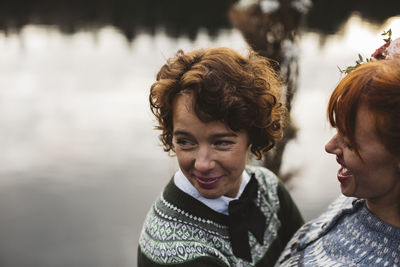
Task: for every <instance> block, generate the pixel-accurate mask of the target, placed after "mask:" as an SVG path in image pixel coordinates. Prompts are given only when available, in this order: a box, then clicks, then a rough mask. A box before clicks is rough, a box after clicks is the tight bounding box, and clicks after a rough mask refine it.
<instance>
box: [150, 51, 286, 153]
mask: <svg viewBox="0 0 400 267" xmlns="http://www.w3.org/2000/svg"><path fill="white" fill-rule="evenodd" d="M280 86H281V81H280V79H279V76H278V75H277V73H276V72H275V71H274V70H273V68H272V67H271V64H270V61H269V60H268V59H266V58H264V57H261V56H259V55H257V54H256V53H255V52H252V51H250V52H249V54H248V56H247V57H243V56H242V55H240V54H239V53H237V52H236V51H234V50H232V49H230V48H224V47H217V48H208V49H200V50H195V51H192V52H190V53H184V52H183V51H182V50H179V51H178V52H177V53H176V55H175V57H173V58H170V59H168V60H167V63H166V64H165V65H164V66H162V67H161V69H160V71H159V72H158V74H157V81H156V82H155V83H153V85H152V86H151V90H150V96H149V100H150V108H151V111H152V113H153V114H154V115H155V116H156V119H157V122H158V125H157V126H156V129H158V130H161V131H162V133H161V134H160V140H161V141H162V144H163V147H164V150H165V151H167V152H168V151H171V150H172V151H174V147H173V144H172V134H173V121H172V118H173V114H172V113H173V101H174V98H175V96H176V95H177V94H181V93H190V94H191V95H192V96H193V109H194V112H195V114H196V115H197V117H198V118H199V119H200V120H201V121H203V122H210V121H221V122H223V123H225V124H226V125H228V126H229V128H230V129H232V130H233V131H240V130H245V131H246V132H247V134H248V137H249V145H250V151H251V152H252V153H253V154H254V155H255V156H256V158H257V159H261V158H262V155H263V152H266V151H268V150H270V149H271V148H272V147H273V146H274V145H275V144H276V142H277V141H278V140H279V139H280V138H281V137H282V124H283V121H284V117H285V116H284V115H285V114H286V109H285V108H284V106H283V105H282V103H281V102H280Z"/></svg>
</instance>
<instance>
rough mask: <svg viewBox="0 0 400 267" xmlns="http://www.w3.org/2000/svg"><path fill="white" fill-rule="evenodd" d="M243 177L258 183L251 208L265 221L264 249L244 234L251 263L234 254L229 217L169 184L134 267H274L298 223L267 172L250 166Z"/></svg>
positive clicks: (149, 220)
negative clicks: (249, 251)
mask: <svg viewBox="0 0 400 267" xmlns="http://www.w3.org/2000/svg"><path fill="white" fill-rule="evenodd" d="M246 171H247V173H248V174H249V175H253V174H254V176H255V178H256V180H257V182H258V185H259V186H258V194H257V197H256V199H255V204H256V206H257V207H259V208H260V210H261V211H262V212H263V214H264V215H265V216H266V218H267V220H266V224H267V227H266V231H265V233H264V240H263V244H260V243H258V242H257V240H256V239H255V237H254V236H253V235H252V233H251V232H249V233H248V234H249V244H250V248H251V256H252V261H251V262H249V261H246V260H244V259H241V258H238V257H236V256H235V255H234V254H233V252H232V247H231V244H230V239H229V232H228V223H227V222H228V216H227V215H224V214H222V213H218V212H216V211H214V210H212V209H210V208H209V207H208V206H206V205H204V204H203V203H201V202H200V201H198V200H196V199H194V198H193V197H191V196H190V195H188V194H186V193H184V192H183V191H181V190H180V189H179V188H178V187H176V186H175V184H174V182H173V180H171V181H170V182H169V184H168V185H167V186H166V187H165V189H164V191H163V193H162V195H161V196H160V197H159V199H158V200H157V201H156V202H155V204H154V205H153V207H152V208H151V210H150V211H149V213H148V215H147V217H146V220H145V223H144V226H143V229H142V233H141V236H140V239H139V248H138V266H139V267H143V266H146V267H147V266H149V267H150V266H191V267H195V266H210V267H213V266H265V267H268V266H273V265H274V263H275V262H276V260H277V259H278V257H279V255H280V253H281V252H282V250H283V248H284V247H285V245H286V244H287V242H288V241H289V240H290V238H291V237H292V235H293V234H294V233H295V232H296V230H297V229H298V228H299V227H300V226H301V225H302V224H303V218H302V217H301V215H300V213H299V211H298V209H297V207H296V205H295V204H294V202H293V201H292V199H291V197H290V195H289V193H288V192H287V191H286V189H285V188H284V186H283V185H282V184H281V183H280V181H279V180H278V178H277V177H276V176H275V175H274V174H273V173H272V172H270V171H269V170H267V169H265V168H262V167H252V166H246Z"/></svg>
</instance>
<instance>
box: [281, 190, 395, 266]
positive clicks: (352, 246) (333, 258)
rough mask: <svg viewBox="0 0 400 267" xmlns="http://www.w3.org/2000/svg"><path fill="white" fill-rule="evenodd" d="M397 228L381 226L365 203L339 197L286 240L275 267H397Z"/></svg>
mask: <svg viewBox="0 0 400 267" xmlns="http://www.w3.org/2000/svg"><path fill="white" fill-rule="evenodd" d="M399 261H400V228H399V227H395V226H393V225H390V224H388V223H385V222H384V221H382V220H380V219H379V218H377V217H376V216H374V215H373V214H372V213H371V212H370V211H369V210H368V209H367V207H366V204H365V200H363V199H355V198H349V197H345V196H340V197H339V198H338V199H337V200H336V201H334V202H333V203H332V204H331V205H330V206H329V208H328V210H327V211H326V212H325V213H324V214H322V215H321V216H320V217H319V218H317V219H315V220H313V221H310V222H308V223H306V224H305V225H304V226H303V227H302V228H301V229H300V230H299V231H298V232H297V233H296V234H295V235H294V237H293V238H292V239H291V240H290V242H289V243H288V245H287V246H286V248H285V250H284V252H283V253H282V255H281V256H280V258H279V260H278V262H277V264H276V267H278V266H284V267H292V266H307V267H317V266H318V267H319V266H320V267H330V266H337V267H342V266H343V267H344V266H346V267H349V266H357V267H371V266H382V267H399V266H400V265H399Z"/></svg>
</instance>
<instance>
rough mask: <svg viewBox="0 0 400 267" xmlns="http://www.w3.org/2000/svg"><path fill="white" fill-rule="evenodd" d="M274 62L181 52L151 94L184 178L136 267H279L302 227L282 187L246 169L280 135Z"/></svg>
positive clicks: (145, 237) (264, 173)
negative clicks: (279, 258)
mask: <svg viewBox="0 0 400 267" xmlns="http://www.w3.org/2000/svg"><path fill="white" fill-rule="evenodd" d="M279 89H280V83H279V79H278V78H277V75H276V73H275V72H274V71H273V69H272V68H271V66H270V64H269V62H268V60H266V59H265V58H263V57H260V56H257V55H256V54H254V53H252V52H251V53H249V55H248V56H247V57H243V56H241V55H240V54H238V53H237V52H235V51H234V50H232V49H229V48H221V47H220V48H209V49H202V50H196V51H193V52H190V53H187V54H185V53H183V52H182V51H179V52H178V53H177V54H176V56H175V57H174V58H171V59H169V60H168V61H167V63H166V64H165V65H164V66H163V67H162V68H161V70H160V71H159V73H158V75H157V81H156V82H155V83H154V84H153V85H152V87H151V92H150V106H151V110H152V112H153V113H154V115H155V116H156V118H157V122H158V124H157V128H158V129H159V130H161V135H160V139H161V141H162V143H163V146H164V150H165V151H167V152H173V153H174V154H176V156H177V160H178V163H179V170H177V172H176V173H175V174H174V175H173V178H172V179H171V181H170V182H169V183H168V185H167V186H166V187H165V188H164V191H163V193H162V195H161V197H160V198H159V199H158V200H157V201H156V202H155V204H154V206H153V207H152V208H151V210H150V211H149V214H148V216H147V218H146V221H145V223H144V226H143V230H142V233H141V236H140V240H139V250H138V266H139V267H143V266H191V267H193V266H202V267H204V266H211V267H212V266H256V265H257V266H273V264H274V263H275V261H276V260H277V258H278V257H279V255H280V253H281V252H282V250H283V248H284V247H285V245H286V243H287V242H288V241H289V239H290V237H291V236H292V235H293V234H294V232H295V231H296V230H297V229H298V228H299V227H300V226H301V225H302V223H303V219H302V217H301V215H300V213H299V211H298V209H297V207H296V206H295V204H294V203H293V201H292V199H291V198H290V196H289V194H288V192H287V191H286V190H285V188H284V187H283V185H282V184H281V183H280V182H279V180H278V178H277V177H276V176H275V175H274V174H273V173H272V172H270V171H269V170H267V169H265V168H261V167H252V166H248V165H246V163H247V158H248V154H249V152H250V153H252V154H254V156H255V157H257V158H261V156H262V154H263V153H264V152H265V151H267V150H269V149H271V148H272V147H273V146H274V144H275V143H276V142H277V141H278V140H279V138H280V137H281V135H282V120H283V117H284V116H283V115H284V108H283V106H282V104H281V103H280V102H279V99H280V96H279V92H280V90H279Z"/></svg>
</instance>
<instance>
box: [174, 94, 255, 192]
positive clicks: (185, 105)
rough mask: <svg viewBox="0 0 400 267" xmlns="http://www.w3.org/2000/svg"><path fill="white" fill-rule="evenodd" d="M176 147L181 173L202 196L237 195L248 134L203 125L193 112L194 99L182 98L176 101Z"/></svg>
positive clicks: (217, 124) (220, 125)
mask: <svg viewBox="0 0 400 267" xmlns="http://www.w3.org/2000/svg"><path fill="white" fill-rule="evenodd" d="M173 145H174V150H175V153H176V156H177V158H178V163H179V166H180V168H181V170H182V172H183V173H184V174H185V176H186V178H187V179H188V180H189V181H190V183H191V184H192V185H193V186H194V187H195V188H196V189H197V191H198V192H199V193H200V195H201V196H203V197H205V198H219V197H221V196H228V197H235V196H236V195H237V193H238V191H239V186H240V183H241V181H242V173H243V170H244V168H245V164H246V160H247V151H248V147H249V140H248V135H247V133H246V132H245V131H240V132H234V131H232V130H231V129H230V128H229V127H228V126H227V125H226V124H224V123H222V122H218V121H212V122H207V123H204V122H202V121H200V120H199V118H198V117H197V116H196V114H195V113H194V111H193V109H192V96H191V95H187V94H183V95H178V96H176V98H175V101H174V107H173Z"/></svg>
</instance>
